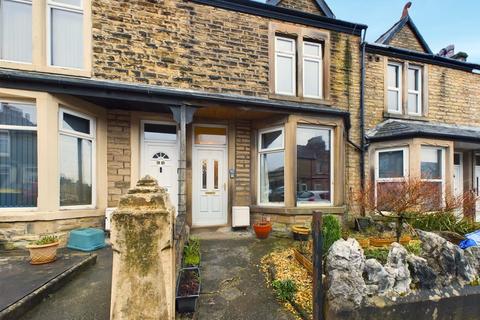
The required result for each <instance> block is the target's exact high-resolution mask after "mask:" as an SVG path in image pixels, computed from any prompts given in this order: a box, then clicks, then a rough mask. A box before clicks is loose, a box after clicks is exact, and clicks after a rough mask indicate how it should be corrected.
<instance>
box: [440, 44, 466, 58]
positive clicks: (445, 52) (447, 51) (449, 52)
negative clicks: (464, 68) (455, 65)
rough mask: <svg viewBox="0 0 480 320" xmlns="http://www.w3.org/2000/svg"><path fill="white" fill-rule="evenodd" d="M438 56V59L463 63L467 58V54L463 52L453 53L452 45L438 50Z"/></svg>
mask: <svg viewBox="0 0 480 320" xmlns="http://www.w3.org/2000/svg"><path fill="white" fill-rule="evenodd" d="M438 55H439V56H440V57H445V58H450V59H454V60H458V61H463V62H466V61H467V58H468V54H466V53H465V52H462V51H460V52H457V53H455V46H454V45H453V44H451V45H449V46H447V47H445V48H443V49H442V50H440V52H439V53H438Z"/></svg>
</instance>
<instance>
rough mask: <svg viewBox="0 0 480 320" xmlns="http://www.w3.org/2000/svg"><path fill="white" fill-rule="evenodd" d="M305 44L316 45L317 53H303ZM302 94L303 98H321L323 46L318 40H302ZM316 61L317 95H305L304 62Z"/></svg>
mask: <svg viewBox="0 0 480 320" xmlns="http://www.w3.org/2000/svg"><path fill="white" fill-rule="evenodd" d="M305 45H310V46H316V47H318V52H319V55H317V56H314V55H308V54H305ZM302 48H303V64H302V67H303V96H304V97H305V98H314V99H321V98H323V46H322V44H321V43H318V42H311V41H303V46H302ZM306 61H311V62H318V69H319V70H318V86H319V88H318V94H319V95H318V96H315V95H307V94H305V62H306Z"/></svg>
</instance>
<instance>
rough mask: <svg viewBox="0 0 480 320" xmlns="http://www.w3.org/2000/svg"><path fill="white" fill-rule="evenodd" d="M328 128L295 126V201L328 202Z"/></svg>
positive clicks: (330, 179) (329, 149)
mask: <svg viewBox="0 0 480 320" xmlns="http://www.w3.org/2000/svg"><path fill="white" fill-rule="evenodd" d="M332 156H333V152H332V130H331V129H328V128H321V127H313V126H298V128H297V204H298V205H321V204H331V203H332V191H333V188H332V183H333V170H332V162H333V161H332Z"/></svg>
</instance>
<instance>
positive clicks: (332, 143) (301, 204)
mask: <svg viewBox="0 0 480 320" xmlns="http://www.w3.org/2000/svg"><path fill="white" fill-rule="evenodd" d="M298 128H307V129H323V130H328V131H329V132H330V201H328V202H320V203H319V202H315V203H311V204H310V203H298V202H297V201H296V198H297V197H296V196H295V202H296V204H297V207H329V206H332V205H333V199H334V195H335V192H334V178H335V173H334V171H335V170H334V162H333V161H334V154H335V150H334V141H335V139H334V130H333V128H331V127H324V126H309V125H298V126H297V130H298ZM295 136H297V131H295ZM296 148H297V146H296V145H295V150H296ZM295 162H296V165H297V166H298V161H297V155H296V153H295ZM295 170H298V168H295ZM295 175H296V174H295ZM296 179H298V177H296ZM297 182H298V180H297V181H295V184H296V183H297Z"/></svg>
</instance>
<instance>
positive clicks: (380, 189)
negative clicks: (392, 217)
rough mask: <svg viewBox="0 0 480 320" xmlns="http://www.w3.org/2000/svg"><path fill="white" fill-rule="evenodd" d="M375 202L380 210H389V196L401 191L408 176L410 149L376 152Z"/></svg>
mask: <svg viewBox="0 0 480 320" xmlns="http://www.w3.org/2000/svg"><path fill="white" fill-rule="evenodd" d="M375 162H376V164H375V201H376V203H377V206H378V208H379V209H380V210H387V211H388V210H389V208H388V201H387V199H389V195H390V194H391V193H392V192H393V193H395V192H396V191H398V190H401V188H402V186H403V185H404V183H405V179H406V178H407V176H408V149H407V148H393V149H383V150H378V151H377V152H376V159H375Z"/></svg>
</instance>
